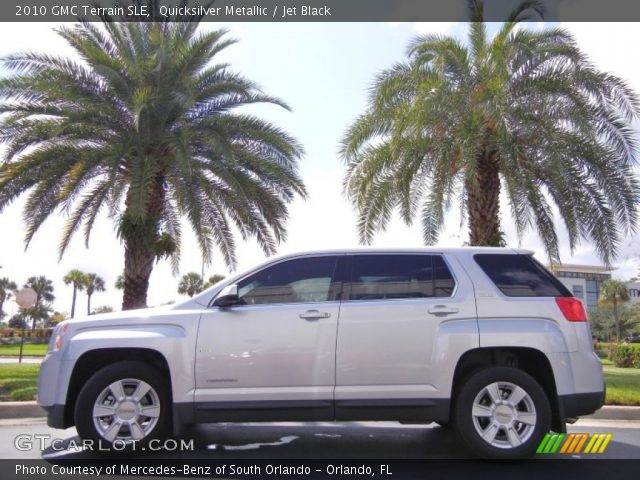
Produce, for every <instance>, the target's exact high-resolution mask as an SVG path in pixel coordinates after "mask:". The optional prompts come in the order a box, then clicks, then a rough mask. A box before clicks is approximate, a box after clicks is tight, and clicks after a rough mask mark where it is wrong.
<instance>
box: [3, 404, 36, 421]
mask: <svg viewBox="0 0 640 480" xmlns="http://www.w3.org/2000/svg"><path fill="white" fill-rule="evenodd" d="M46 416H47V412H45V410H44V409H43V408H42V407H41V406H40V405H38V404H37V403H36V402H0V419H6V418H33V417H46Z"/></svg>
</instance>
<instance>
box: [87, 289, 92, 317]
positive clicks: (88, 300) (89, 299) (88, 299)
mask: <svg viewBox="0 0 640 480" xmlns="http://www.w3.org/2000/svg"><path fill="white" fill-rule="evenodd" d="M89 315H91V294H87V316H89Z"/></svg>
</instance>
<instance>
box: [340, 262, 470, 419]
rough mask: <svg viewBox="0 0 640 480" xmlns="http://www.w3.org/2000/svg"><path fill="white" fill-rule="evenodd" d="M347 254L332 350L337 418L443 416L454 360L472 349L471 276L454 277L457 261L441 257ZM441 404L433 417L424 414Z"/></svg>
mask: <svg viewBox="0 0 640 480" xmlns="http://www.w3.org/2000/svg"><path fill="white" fill-rule="evenodd" d="M348 258H349V261H348V262H347V265H348V266H347V269H348V273H347V277H346V278H345V279H346V283H345V286H344V291H345V293H344V295H345V297H344V298H343V302H342V306H341V309H340V321H339V326H338V343H337V351H336V390H335V400H336V418H338V419H342V420H359V419H398V420H401V419H414V418H416V419H417V418H422V419H425V418H439V416H440V414H442V415H443V416H444V415H448V408H449V404H448V397H449V396H450V389H451V379H452V378H453V374H454V369H455V361H456V360H457V358H458V356H459V355H460V354H461V353H460V352H464V351H466V350H467V349H470V348H477V346H478V327H477V318H476V310H475V299H474V293H473V287H472V285H471V282H470V280H469V279H468V277H467V276H466V275H465V274H464V271H463V270H462V269H461V268H459V269H458V270H457V271H456V273H455V276H454V270H453V269H452V268H451V263H452V262H455V258H452V259H450V260H445V258H444V256H443V255H439V254H424V253H416V254H413V253H380V254H357V255H350V256H349V257H348ZM443 365H444V366H446V367H444V368H443ZM448 369H450V370H448ZM439 399H442V402H441V403H440V402H439V401H438V400H439ZM439 407H442V409H443V410H442V411H441V412H439V414H438V415H433V416H431V417H429V416H427V415H429V412H427V410H428V409H430V408H439ZM432 413H433V411H432Z"/></svg>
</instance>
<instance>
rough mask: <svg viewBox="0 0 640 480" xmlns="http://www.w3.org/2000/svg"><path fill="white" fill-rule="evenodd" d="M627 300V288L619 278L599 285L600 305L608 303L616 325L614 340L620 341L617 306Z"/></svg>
mask: <svg viewBox="0 0 640 480" xmlns="http://www.w3.org/2000/svg"><path fill="white" fill-rule="evenodd" d="M628 301H629V290H627V286H626V285H625V284H624V282H621V281H619V280H605V281H604V282H602V284H601V285H600V297H599V298H598V303H599V304H600V305H610V306H611V307H613V321H614V323H615V327H616V342H619V341H620V316H619V315H618V306H619V305H622V304H624V303H625V302H628Z"/></svg>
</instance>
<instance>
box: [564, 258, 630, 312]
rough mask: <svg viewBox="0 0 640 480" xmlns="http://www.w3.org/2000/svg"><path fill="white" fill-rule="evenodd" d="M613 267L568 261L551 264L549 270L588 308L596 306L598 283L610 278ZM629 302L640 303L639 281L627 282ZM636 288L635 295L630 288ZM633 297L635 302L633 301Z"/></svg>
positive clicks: (598, 290) (598, 292)
mask: <svg viewBox="0 0 640 480" xmlns="http://www.w3.org/2000/svg"><path fill="white" fill-rule="evenodd" d="M613 270H615V268H610V267H603V266H599V265H571V264H568V263H563V264H558V265H553V267H551V271H552V272H553V273H554V274H555V275H556V277H558V279H559V280H560V281H561V282H562V283H563V284H564V285H565V286H566V287H567V288H568V289H569V291H571V293H573V295H574V296H575V297H576V298H579V299H580V300H582V301H583V302H584V304H585V306H586V307H587V309H588V310H591V309H593V308H596V307H597V306H598V297H599V296H600V285H601V284H602V282H604V281H605V280H610V279H611V272H612V271H613ZM628 287H629V295H630V296H631V298H632V301H631V302H630V303H640V283H636V284H629V285H628ZM633 288H635V289H636V296H635V297H634V296H633V294H632V291H631V290H632V289H633ZM634 298H635V302H634Z"/></svg>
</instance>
